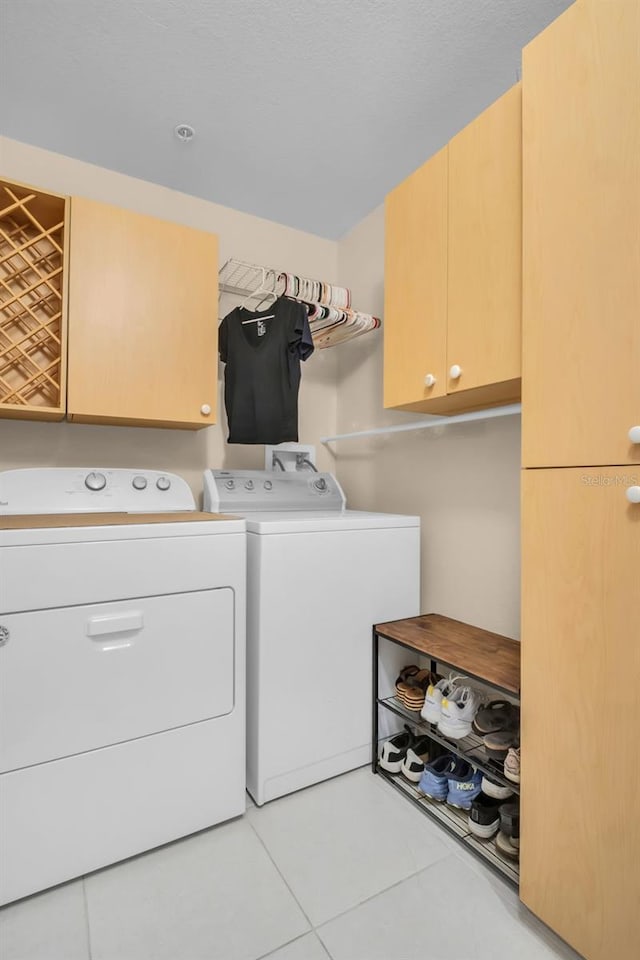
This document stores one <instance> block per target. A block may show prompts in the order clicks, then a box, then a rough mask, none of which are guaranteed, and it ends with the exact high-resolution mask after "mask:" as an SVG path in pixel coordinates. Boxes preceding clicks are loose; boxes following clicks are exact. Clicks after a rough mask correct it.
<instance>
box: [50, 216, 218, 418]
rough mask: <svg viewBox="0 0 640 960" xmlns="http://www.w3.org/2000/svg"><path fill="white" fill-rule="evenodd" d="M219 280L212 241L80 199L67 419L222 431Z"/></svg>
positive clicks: (74, 232) (74, 227)
mask: <svg viewBox="0 0 640 960" xmlns="http://www.w3.org/2000/svg"><path fill="white" fill-rule="evenodd" d="M217 278H218V254H217V239H216V237H215V236H214V235H212V234H209V233H205V232H203V231H199V230H193V229H191V228H188V227H183V226H180V225H178V224H175V223H168V222H165V221H163V220H158V219H156V218H154V217H149V216H145V215H143V214H140V213H133V212H131V211H128V210H123V209H120V208H119V207H112V206H108V205H107V204H103V203H97V202H96V201H93V200H87V199H84V198H81V197H73V198H72V201H71V270H70V283H69V369H68V406H67V409H68V417H69V419H70V420H74V421H78V422H92V423H96V422H97V423H122V424H139V425H145V426H171V427H184V428H186V429H199V428H201V427H206V426H209V425H210V424H211V423H214V422H215V416H216V396H217V385H216V384H217Z"/></svg>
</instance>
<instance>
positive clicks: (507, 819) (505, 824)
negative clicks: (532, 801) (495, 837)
mask: <svg viewBox="0 0 640 960" xmlns="http://www.w3.org/2000/svg"><path fill="white" fill-rule="evenodd" d="M500 831H501V833H504V834H505V835H506V836H507V837H509V840H510V841H511V843H512V844H513V846H514V847H519V846H520V804H519V803H518V802H517V800H516V801H514V802H513V803H503V804H502V805H501V807H500Z"/></svg>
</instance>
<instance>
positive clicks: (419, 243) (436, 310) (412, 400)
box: [384, 147, 447, 409]
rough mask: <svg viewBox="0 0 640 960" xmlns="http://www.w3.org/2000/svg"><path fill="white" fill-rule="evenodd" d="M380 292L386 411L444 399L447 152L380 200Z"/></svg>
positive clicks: (438, 155) (445, 385)
mask: <svg viewBox="0 0 640 960" xmlns="http://www.w3.org/2000/svg"><path fill="white" fill-rule="evenodd" d="M384 291H385V293H384V405H385V407H404V408H408V409H411V408H412V407H413V408H414V409H420V407H421V405H422V404H423V403H424V401H425V400H429V399H432V398H433V397H442V396H444V394H445V393H446V391H447V381H446V350H447V148H446V147H445V148H444V150H441V151H440V152H439V153H436V154H435V155H434V156H433V157H432V158H431V159H430V160H428V161H427V163H425V164H424V165H423V166H422V167H420V169H419V170H416V172H415V173H413V174H411V176H410V177H407V179H406V180H404V181H403V182H402V183H401V184H399V185H398V186H397V187H396V188H395V190H392V192H391V193H390V194H389V195H388V196H387V198H386V202H385V275H384ZM429 375H430V376H431V378H433V382H432V384H431V386H427V383H426V381H425V378H426V377H427V376H429Z"/></svg>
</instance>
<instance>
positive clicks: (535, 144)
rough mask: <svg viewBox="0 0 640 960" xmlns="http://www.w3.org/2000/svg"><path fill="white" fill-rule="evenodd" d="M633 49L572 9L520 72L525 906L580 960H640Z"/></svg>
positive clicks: (602, 16)
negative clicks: (576, 952) (628, 959)
mask: <svg viewBox="0 0 640 960" xmlns="http://www.w3.org/2000/svg"><path fill="white" fill-rule="evenodd" d="M638 37H640V4H639V3H638V0H615V2H613V0H611V2H604V0H578V2H577V3H575V4H574V5H573V6H572V7H570V8H569V9H568V10H567V11H566V12H565V13H564V14H563V15H562V16H561V17H560V18H559V19H558V20H556V21H555V22H554V23H553V24H552V25H551V26H550V27H549V28H548V29H547V30H546V31H544V33H542V34H541V35H540V36H539V37H537V38H536V39H535V40H534V41H533V42H532V43H531V44H530V45H529V46H528V47H527V48H526V49H525V51H524V58H523V80H522V83H523V110H524V113H523V125H524V185H523V190H524V211H523V213H524V278H523V279H524V310H523V357H524V367H523V460H524V466H525V467H526V468H529V469H525V470H523V480H522V496H523V503H522V737H521V742H522V785H521V786H522V790H521V802H522V830H521V871H520V890H521V897H522V899H523V901H524V902H525V903H526V904H527V906H529V907H530V908H531V909H532V910H533V911H534V912H535V913H536V914H538V916H540V917H541V918H542V920H544V921H545V923H547V924H549V925H550V926H551V927H552V928H553V929H554V930H556V931H557V932H558V933H559V934H560V935H561V936H563V937H564V938H565V939H566V940H567V941H568V942H569V943H571V944H572V946H574V947H576V949H577V950H579V951H580V953H581V954H583V955H584V957H586V958H587V960H610V958H611V957H625V958H626V957H632V956H633V957H634V956H636V955H637V952H638V944H639V943H640V868H639V866H638V865H639V864H640V826H639V821H638V816H637V808H636V803H635V798H636V797H637V796H638V793H639V791H640V764H639V763H638V736H639V734H640V695H639V690H640V45H639V43H638ZM634 427H637V428H638V429H637V430H636V431H634V430H633V428H634ZM630 432H631V436H630ZM634 438H635V439H636V441H637V442H636V443H634V442H632V440H633V439H634Z"/></svg>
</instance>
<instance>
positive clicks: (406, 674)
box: [396, 663, 440, 713]
mask: <svg viewBox="0 0 640 960" xmlns="http://www.w3.org/2000/svg"><path fill="white" fill-rule="evenodd" d="M439 679H440V677H439V676H438V675H437V674H436V673H432V672H431V670H421V669H420V668H419V667H418V666H416V664H415V663H411V664H409V666H408V667H403V668H402V670H401V671H400V674H399V676H398V679H397V680H396V697H397V698H398V700H399V701H400V703H401V704H402V705H403V706H405V707H406V708H407V710H413V711H414V712H415V713H418V712H419V711H420V710H421V709H422V707H423V705H424V698H425V694H426V692H427V687H429V686H430V685H431V684H435V683H437V682H438V681H439Z"/></svg>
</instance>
